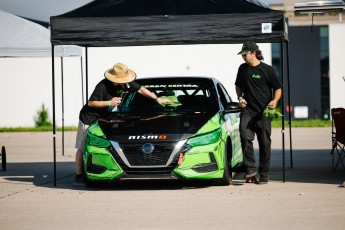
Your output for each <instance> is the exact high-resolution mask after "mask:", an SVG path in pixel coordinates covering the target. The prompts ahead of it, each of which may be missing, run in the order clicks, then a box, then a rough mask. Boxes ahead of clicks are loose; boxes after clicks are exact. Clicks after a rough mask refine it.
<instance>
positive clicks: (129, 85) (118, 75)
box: [74, 63, 170, 184]
mask: <svg viewBox="0 0 345 230" xmlns="http://www.w3.org/2000/svg"><path fill="white" fill-rule="evenodd" d="M104 77H105V78H104V79H103V80H101V81H100V82H99V83H98V84H97V85H96V88H95V89H94V91H93V92H92V94H91V96H90V99H89V100H88V102H87V103H86V104H85V105H84V106H83V108H82V109H81V111H80V114H79V125H78V132H77V138H76V144H75V148H76V149H77V153H76V158H75V161H76V177H75V181H74V183H75V184H81V183H84V181H83V177H82V174H83V153H84V145H85V137H86V134H87V130H88V128H89V126H90V125H91V124H92V123H93V122H94V121H95V120H97V119H98V118H100V117H105V116H106V115H107V114H109V111H111V110H112V109H114V107H116V106H118V105H120V103H121V99H122V96H123V94H124V92H126V91H130V92H138V93H140V94H142V95H143V96H145V97H148V98H151V99H152V100H155V101H156V102H157V103H159V104H162V103H166V102H170V100H169V99H166V98H159V97H157V96H156V95H155V94H154V93H152V92H151V91H149V90H148V89H146V88H145V87H142V86H140V85H139V84H137V83H136V82H135V81H134V80H135V78H136V77H137V75H136V73H135V72H134V71H132V70H130V69H128V67H127V66H126V65H125V64H122V63H116V64H115V65H114V66H113V68H110V69H108V70H107V71H106V72H105V73H104Z"/></svg>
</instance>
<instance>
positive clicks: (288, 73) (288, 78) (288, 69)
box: [286, 41, 293, 168]
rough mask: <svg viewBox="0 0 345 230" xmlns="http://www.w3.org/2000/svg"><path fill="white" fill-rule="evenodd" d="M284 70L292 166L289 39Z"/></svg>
mask: <svg viewBox="0 0 345 230" xmlns="http://www.w3.org/2000/svg"><path fill="white" fill-rule="evenodd" d="M286 46H287V47H286V56H287V57H286V65H287V66H286V71H287V84H288V105H289V110H288V113H289V138H290V168H293V156H292V130H291V125H292V123H291V109H292V105H291V93H290V62H289V60H290V57H289V41H286Z"/></svg>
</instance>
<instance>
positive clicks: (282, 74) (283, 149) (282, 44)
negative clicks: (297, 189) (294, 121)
mask: <svg viewBox="0 0 345 230" xmlns="http://www.w3.org/2000/svg"><path fill="white" fill-rule="evenodd" d="M284 53H285V52H284V42H283V40H282V41H281V43H280V66H281V68H280V70H281V78H282V83H283V92H282V97H281V110H282V114H283V115H284V116H283V119H282V131H281V132H282V158H283V182H284V183H285V133H284V130H285V109H284V62H285V60H284Z"/></svg>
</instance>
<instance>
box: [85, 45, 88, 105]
mask: <svg viewBox="0 0 345 230" xmlns="http://www.w3.org/2000/svg"><path fill="white" fill-rule="evenodd" d="M87 48H88V47H87V46H86V47H85V64H86V68H85V93H86V98H85V100H86V103H87V101H88V98H89V93H88V88H89V65H88V63H89V55H88V49H87Z"/></svg>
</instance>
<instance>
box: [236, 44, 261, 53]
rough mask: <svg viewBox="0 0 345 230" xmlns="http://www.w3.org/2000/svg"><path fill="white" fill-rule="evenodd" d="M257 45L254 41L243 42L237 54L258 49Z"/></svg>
mask: <svg viewBox="0 0 345 230" xmlns="http://www.w3.org/2000/svg"><path fill="white" fill-rule="evenodd" d="M258 49H259V46H258V45H257V44H256V43H255V42H245V43H243V46H242V50H241V51H240V52H239V53H238V54H241V55H242V54H245V53H248V52H249V51H255V50H258Z"/></svg>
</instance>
